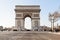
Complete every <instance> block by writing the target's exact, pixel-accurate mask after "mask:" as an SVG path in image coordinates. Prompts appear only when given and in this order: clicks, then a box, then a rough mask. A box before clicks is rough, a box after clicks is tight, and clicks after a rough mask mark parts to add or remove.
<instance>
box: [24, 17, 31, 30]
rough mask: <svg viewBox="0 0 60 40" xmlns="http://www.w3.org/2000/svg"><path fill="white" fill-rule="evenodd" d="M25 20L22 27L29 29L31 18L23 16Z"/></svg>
mask: <svg viewBox="0 0 60 40" xmlns="http://www.w3.org/2000/svg"><path fill="white" fill-rule="evenodd" d="M24 20H25V22H24V27H25V29H27V30H31V29H32V27H31V18H30V17H25V19H24Z"/></svg>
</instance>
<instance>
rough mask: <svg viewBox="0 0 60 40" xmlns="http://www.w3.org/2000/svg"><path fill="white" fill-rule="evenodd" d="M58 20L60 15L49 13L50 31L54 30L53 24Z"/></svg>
mask: <svg viewBox="0 0 60 40" xmlns="http://www.w3.org/2000/svg"><path fill="white" fill-rule="evenodd" d="M59 18H60V14H59V13H58V12H56V11H55V12H54V13H53V14H51V13H49V21H50V22H51V28H52V31H53V30H54V29H53V28H54V23H55V22H56V21H58V20H59Z"/></svg>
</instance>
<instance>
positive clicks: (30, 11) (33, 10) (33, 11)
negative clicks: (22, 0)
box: [15, 5, 41, 30]
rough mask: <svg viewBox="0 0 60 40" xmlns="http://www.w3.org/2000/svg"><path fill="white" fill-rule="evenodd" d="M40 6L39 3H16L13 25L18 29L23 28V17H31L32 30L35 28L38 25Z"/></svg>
mask: <svg viewBox="0 0 60 40" xmlns="http://www.w3.org/2000/svg"><path fill="white" fill-rule="evenodd" d="M40 11H41V9H40V6H39V5H16V6H15V13H16V17H15V27H16V28H17V29H18V30H25V28H24V21H25V20H24V19H25V18H26V17H30V18H31V24H32V30H36V29H38V28H39V26H40V16H39V14H40Z"/></svg>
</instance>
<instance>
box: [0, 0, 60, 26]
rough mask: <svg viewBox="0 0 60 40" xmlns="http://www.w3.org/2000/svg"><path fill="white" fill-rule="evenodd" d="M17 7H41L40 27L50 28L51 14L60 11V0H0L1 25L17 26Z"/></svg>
mask: <svg viewBox="0 0 60 40" xmlns="http://www.w3.org/2000/svg"><path fill="white" fill-rule="evenodd" d="M15 5H40V9H41V12H40V25H46V26H50V22H49V20H48V15H49V12H50V13H53V12H54V11H60V9H59V8H60V0H0V25H2V26H4V27H11V26H15V11H14V9H15ZM59 25H60V23H59Z"/></svg>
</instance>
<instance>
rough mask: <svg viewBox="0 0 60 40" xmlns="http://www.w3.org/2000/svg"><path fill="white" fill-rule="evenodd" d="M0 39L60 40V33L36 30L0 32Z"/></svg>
mask: <svg viewBox="0 0 60 40" xmlns="http://www.w3.org/2000/svg"><path fill="white" fill-rule="evenodd" d="M0 40H60V35H57V34H53V33H49V32H37V31H21V32H20V31H16V32H15V31H14V32H13V31H10V32H8V31H5V32H0Z"/></svg>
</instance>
